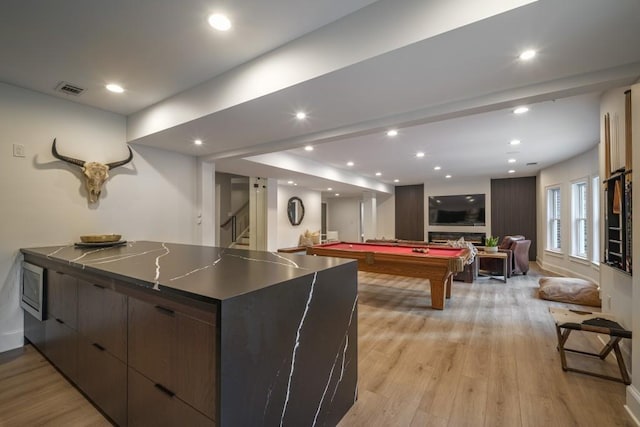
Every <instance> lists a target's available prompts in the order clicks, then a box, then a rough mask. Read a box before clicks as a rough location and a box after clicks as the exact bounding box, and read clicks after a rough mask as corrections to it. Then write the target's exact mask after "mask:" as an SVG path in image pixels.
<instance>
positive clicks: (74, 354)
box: [44, 317, 78, 382]
mask: <svg viewBox="0 0 640 427" xmlns="http://www.w3.org/2000/svg"><path fill="white" fill-rule="evenodd" d="M44 335H45V352H44V353H45V354H46V356H47V357H48V358H49V360H51V362H52V363H53V364H54V365H55V366H56V367H57V368H58V369H59V370H60V372H62V373H63V374H65V375H66V376H67V377H68V378H69V379H71V380H72V381H74V382H75V381H76V380H77V376H78V375H77V374H78V333H77V332H76V331H75V330H74V329H71V328H70V327H68V326H67V325H66V324H65V323H62V322H61V320H60V319H55V318H51V317H50V318H49V320H47V321H46V322H45V326H44Z"/></svg>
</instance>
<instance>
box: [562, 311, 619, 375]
mask: <svg viewBox="0 0 640 427" xmlns="http://www.w3.org/2000/svg"><path fill="white" fill-rule="evenodd" d="M549 312H550V313H551V316H553V320H554V321H555V322H556V333H557V334H558V351H559V352H560V360H561V361H562V370H563V371H572V372H579V373H581V374H586V375H592V376H594V377H599V378H604V379H607V380H612V381H618V382H621V383H624V384H627V385H628V384H631V379H630V378H629V373H628V372H627V367H626V366H625V364H624V359H623V358H622V352H621V351H620V346H619V345H618V343H619V342H620V341H621V340H622V339H623V338H628V339H631V331H629V330H627V329H624V328H623V327H622V325H620V324H619V323H618V322H617V321H616V319H615V317H614V316H612V315H610V314H605V313H592V312H590V311H579V310H567V309H564V308H555V307H549ZM571 331H586V332H595V333H597V334H603V335H609V342H608V343H607V344H606V345H605V346H604V347H603V348H602V350H601V351H600V353H589V352H586V351H580V350H574V349H570V348H565V346H564V345H565V343H566V342H567V339H569V334H570V333H571ZM611 350H613V351H614V353H615V355H616V360H617V361H618V368H620V376H621V378H616V377H611V376H608V375H602V374H597V373H595V372H589V371H584V370H581V369H575V368H570V367H568V366H567V358H566V355H565V351H571V352H573V353H580V354H586V355H588V356H596V357H599V358H600V359H601V360H604V359H605V358H606V357H607V356H608V355H609V353H611Z"/></svg>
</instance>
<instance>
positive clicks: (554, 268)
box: [536, 258, 598, 283]
mask: <svg viewBox="0 0 640 427" xmlns="http://www.w3.org/2000/svg"><path fill="white" fill-rule="evenodd" d="M536 263H537V264H538V267H540V268H541V269H543V270H545V271H548V272H551V273H555V274H558V275H560V276H564V277H577V278H579V279H584V280H588V281H590V282H595V283H597V282H598V280H596V279H594V278H593V277H589V276H585V275H584V274H580V273H577V272H575V271H573V270H569V269H568V268H564V267H560V266H558V265H553V264H549V263H548V262H541V261H540V258H537V259H536Z"/></svg>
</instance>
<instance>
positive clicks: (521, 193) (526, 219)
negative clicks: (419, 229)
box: [396, 176, 537, 261]
mask: <svg viewBox="0 0 640 427" xmlns="http://www.w3.org/2000/svg"><path fill="white" fill-rule="evenodd" d="M396 215H397V214H396ZM491 234H492V235H494V236H500V240H502V237H504V236H510V235H514V234H521V235H523V236H525V237H526V238H527V239H528V240H531V247H530V249H529V260H531V261H535V259H536V253H537V245H536V177H535V176H529V177H525V178H507V179H492V180H491Z"/></svg>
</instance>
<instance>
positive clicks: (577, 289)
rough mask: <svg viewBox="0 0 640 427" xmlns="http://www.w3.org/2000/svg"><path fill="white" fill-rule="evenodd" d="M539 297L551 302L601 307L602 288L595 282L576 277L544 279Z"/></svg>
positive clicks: (541, 281)
mask: <svg viewBox="0 0 640 427" xmlns="http://www.w3.org/2000/svg"><path fill="white" fill-rule="evenodd" d="M538 283H539V285H540V289H539V291H538V295H539V296H540V298H542V299H546V300H549V301H559V302H566V303H570V304H579V305H588V306H591V307H600V306H601V302H600V288H599V287H598V285H596V284H595V283H593V282H590V281H588V280H584V279H578V278H575V277H543V278H541V279H540V280H539V282H538Z"/></svg>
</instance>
